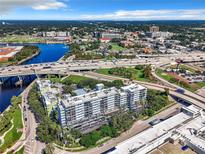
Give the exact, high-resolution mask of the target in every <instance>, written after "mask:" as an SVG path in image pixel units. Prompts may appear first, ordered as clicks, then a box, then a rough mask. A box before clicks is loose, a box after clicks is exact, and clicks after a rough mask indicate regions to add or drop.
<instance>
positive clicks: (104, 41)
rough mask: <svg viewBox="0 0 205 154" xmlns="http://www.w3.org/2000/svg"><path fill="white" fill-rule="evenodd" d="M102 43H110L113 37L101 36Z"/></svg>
mask: <svg viewBox="0 0 205 154" xmlns="http://www.w3.org/2000/svg"><path fill="white" fill-rule="evenodd" d="M99 40H100V42H101V43H109V42H110V41H111V40H112V39H111V38H100V39H99Z"/></svg>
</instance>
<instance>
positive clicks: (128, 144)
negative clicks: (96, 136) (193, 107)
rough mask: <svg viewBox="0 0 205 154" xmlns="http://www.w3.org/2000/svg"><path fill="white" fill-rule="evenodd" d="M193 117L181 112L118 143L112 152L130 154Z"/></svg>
mask: <svg viewBox="0 0 205 154" xmlns="http://www.w3.org/2000/svg"><path fill="white" fill-rule="evenodd" d="M190 118H191V117H190V116H188V115H187V114H185V113H183V112H181V113H179V114H177V115H175V116H173V117H171V118H169V119H167V120H165V121H163V122H161V123H159V124H157V125H155V126H153V127H152V128H149V129H147V130H145V131H143V132H141V133H139V134H137V135H136V136H134V137H132V138H130V139H128V140H126V141H124V142H122V143H120V144H118V145H117V146H116V150H114V151H113V152H111V154H129V151H130V150H132V149H134V148H136V149H137V148H140V147H142V146H146V145H147V144H149V143H151V142H155V141H154V140H155V139H157V138H158V137H160V136H162V135H164V134H166V133H167V132H168V131H170V130H171V129H173V128H175V127H177V126H178V125H180V124H181V123H183V122H185V121H186V120H188V119H190Z"/></svg>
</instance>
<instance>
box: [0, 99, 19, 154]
mask: <svg viewBox="0 0 205 154" xmlns="http://www.w3.org/2000/svg"><path fill="white" fill-rule="evenodd" d="M21 102H22V98H21V97H13V98H12V106H11V107H10V109H9V110H8V111H5V113H3V115H2V117H1V118H7V119H8V120H10V121H11V125H10V127H9V128H6V129H7V130H9V131H7V132H6V133H5V135H4V137H3V139H2V143H1V145H0V153H3V152H4V151H6V149H7V148H10V147H11V146H13V145H14V144H15V143H16V142H17V141H18V140H19V139H20V137H21V135H22V129H23V123H22V113H21V108H20V104H21ZM1 127H6V126H4V125H1ZM1 130H2V129H1Z"/></svg>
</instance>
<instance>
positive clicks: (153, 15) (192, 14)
mask: <svg viewBox="0 0 205 154" xmlns="http://www.w3.org/2000/svg"><path fill="white" fill-rule="evenodd" d="M81 18H82V19H88V20H109V19H111V20H178V19H181V20H182V19H184V20H204V19H205V9H189V10H188V9H187V10H186V9H179V10H134V11H126V10H119V11H116V12H113V13H107V14H97V15H96V14H95V15H93V14H86V15H82V16H81Z"/></svg>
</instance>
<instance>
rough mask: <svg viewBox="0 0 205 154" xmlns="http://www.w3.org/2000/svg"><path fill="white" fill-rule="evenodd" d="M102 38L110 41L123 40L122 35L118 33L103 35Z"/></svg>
mask: <svg viewBox="0 0 205 154" xmlns="http://www.w3.org/2000/svg"><path fill="white" fill-rule="evenodd" d="M101 38H109V39H114V38H121V35H120V34H118V33H102V34H101Z"/></svg>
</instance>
